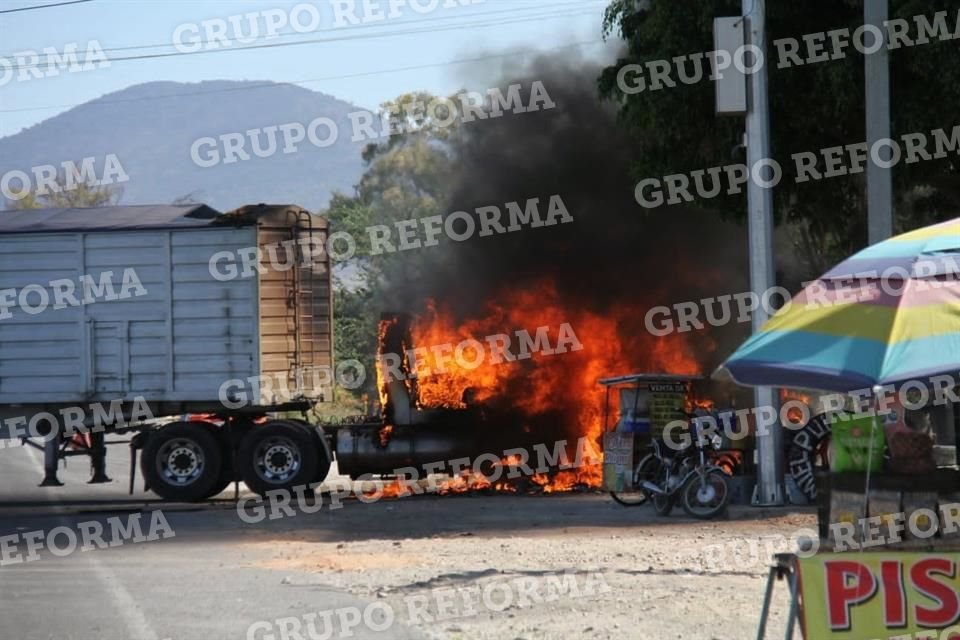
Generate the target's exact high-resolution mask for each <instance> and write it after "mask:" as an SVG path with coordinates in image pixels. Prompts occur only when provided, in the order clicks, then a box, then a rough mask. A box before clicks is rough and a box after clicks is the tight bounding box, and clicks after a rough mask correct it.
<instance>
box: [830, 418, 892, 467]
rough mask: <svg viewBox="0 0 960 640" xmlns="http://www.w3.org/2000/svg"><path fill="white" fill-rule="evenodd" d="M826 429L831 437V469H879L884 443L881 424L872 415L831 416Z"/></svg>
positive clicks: (884, 447) (881, 462) (881, 464)
mask: <svg viewBox="0 0 960 640" xmlns="http://www.w3.org/2000/svg"><path fill="white" fill-rule="evenodd" d="M830 431H831V433H832V440H833V442H832V444H833V460H832V463H831V466H830V470H831V471H835V472H843V471H867V469H868V468H869V470H870V472H871V473H877V472H879V471H881V469H882V468H883V453H884V450H885V449H886V444H887V443H886V438H885V437H884V432H883V426H882V425H880V424H878V423H877V422H876V421H875V419H874V417H873V416H863V417H859V418H844V417H843V416H842V415H838V416H836V417H834V419H833V422H832V423H831V426H830ZM871 442H872V443H873V445H872V453H871Z"/></svg>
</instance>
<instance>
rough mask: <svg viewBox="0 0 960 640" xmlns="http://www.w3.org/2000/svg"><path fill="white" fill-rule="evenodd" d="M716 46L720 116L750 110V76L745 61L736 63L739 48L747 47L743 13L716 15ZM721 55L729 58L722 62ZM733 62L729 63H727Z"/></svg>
mask: <svg viewBox="0 0 960 640" xmlns="http://www.w3.org/2000/svg"><path fill="white" fill-rule="evenodd" d="M713 49H714V51H715V52H716V54H715V55H716V56H717V67H721V66H726V67H727V68H726V69H724V70H723V71H719V70H718V71H717V79H716V80H715V81H714V86H715V87H716V96H717V100H716V107H717V115H718V116H743V115H746V113H747V77H746V75H744V73H743V71H742V70H741V69H743V68H744V67H743V65H740V68H739V69H738V68H737V65H736V64H733V60H734V56H736V55H737V52H739V51H743V17H741V16H736V17H733V18H715V19H714V21H713ZM721 58H725V60H726V62H725V63H724V64H723V65H721ZM726 63H729V64H726Z"/></svg>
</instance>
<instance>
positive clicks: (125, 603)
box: [24, 447, 159, 640]
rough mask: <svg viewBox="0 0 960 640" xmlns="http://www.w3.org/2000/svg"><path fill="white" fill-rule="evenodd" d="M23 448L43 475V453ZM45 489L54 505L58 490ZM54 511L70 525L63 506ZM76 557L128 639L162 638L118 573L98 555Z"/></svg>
mask: <svg viewBox="0 0 960 640" xmlns="http://www.w3.org/2000/svg"><path fill="white" fill-rule="evenodd" d="M24 449H26V450H27V451H29V452H30V457H31V458H33V461H34V462H35V463H36V464H37V467H38V468H39V469H40V473H41V475H42V474H43V457H42V453H41V452H40V451H38V450H37V449H34V448H33V447H24ZM43 489H44V491H43V494H44V498H45V499H46V500H47V501H48V502H55V499H56V496H55V495H54V493H53V491H51V489H56V487H43ZM54 509H55V511H56V512H57V519H58V520H59V521H60V522H61V524H63V525H64V526H69V521H68V520H67V519H66V518H65V517H64V516H63V507H61V506H59V505H54ZM76 555H78V556H79V557H80V558H82V559H83V560H84V561H85V562H87V563H88V564H89V565H90V567H91V568H92V569H93V573H94V575H95V576H96V578H97V580H99V581H100V583H101V584H102V585H103V587H104V590H105V591H106V592H107V594H108V595H109V596H110V599H111V601H112V603H113V605H114V613H116V614H117V615H118V616H119V617H120V618H121V619H122V620H123V623H124V625H125V626H126V628H127V637H128V638H130V640H159V636H157V634H156V632H155V631H154V630H153V627H151V626H150V622H149V621H148V620H147V617H146V615H144V613H143V610H142V609H141V608H140V605H139V604H137V601H136V600H135V599H134V597H133V596H132V595H131V594H130V592H129V591H127V588H126V587H124V586H123V583H122V582H120V579H119V578H118V577H117V574H116V573H114V571H113V570H112V569H111V568H110V567H108V566H107V565H105V564H104V563H103V562H101V561H100V558H98V557H97V552H96V551H94V552H85V553H79V554H76Z"/></svg>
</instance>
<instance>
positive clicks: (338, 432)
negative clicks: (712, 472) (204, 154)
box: [0, 205, 600, 501]
mask: <svg viewBox="0 0 960 640" xmlns="http://www.w3.org/2000/svg"><path fill="white" fill-rule="evenodd" d="M327 234H328V225H327V222H326V220H325V219H323V218H322V217H320V216H316V215H313V214H311V213H310V212H308V211H306V210H304V209H302V208H301V207H297V206H294V205H276V206H267V205H254V206H248V207H243V208H241V209H238V210H235V211H232V212H229V213H225V214H223V213H220V212H217V211H215V210H213V209H211V208H209V207H207V206H205V205H183V206H125V207H124V206H118V207H102V208H96V209H48V210H36V211H28V212H8V213H7V215H5V216H4V220H3V221H2V223H0V265H2V270H3V273H4V282H5V283H6V284H8V285H9V287H8V288H7V289H4V291H3V295H4V296H5V298H4V300H6V301H8V302H9V301H10V299H11V298H12V299H13V300H17V301H19V302H20V304H6V305H5V306H4V317H3V318H2V320H0V322H2V324H0V352H2V353H4V354H7V357H12V358H17V362H18V364H17V366H16V367H11V366H8V367H4V368H3V370H2V371H0V436H2V438H3V439H2V440H0V443H3V444H6V443H9V442H11V441H12V440H20V441H21V442H22V443H23V444H24V445H26V446H32V447H35V448H38V449H40V450H42V451H43V453H44V478H43V484H44V485H45V486H58V485H60V484H61V482H60V480H59V478H58V469H59V466H60V463H61V461H63V460H65V459H66V458H67V457H71V456H84V457H87V458H89V460H90V464H91V479H90V482H92V483H102V482H109V481H110V478H109V477H108V475H107V469H106V464H105V460H106V448H107V446H108V445H112V444H127V445H129V450H130V460H131V465H130V469H131V476H130V488H131V491H132V489H133V486H134V474H133V472H134V470H135V469H136V468H137V466H138V464H137V462H138V461H137V458H138V457H139V468H140V473H141V476H142V478H143V482H144V486H145V487H146V488H147V489H148V490H152V491H153V492H154V493H156V494H158V495H159V496H160V497H162V498H165V499H168V500H176V501H195V500H203V499H206V498H209V497H211V496H214V495H217V494H219V493H220V492H221V491H223V490H224V489H225V488H226V487H227V486H228V485H229V484H230V483H232V482H235V481H239V480H242V481H243V482H244V483H245V484H246V485H247V486H248V487H249V488H250V489H251V490H253V491H255V492H258V493H265V492H267V491H269V490H272V489H290V488H292V487H296V486H305V485H309V484H312V483H318V482H321V481H322V480H323V479H324V478H325V477H326V475H327V473H328V472H329V469H330V468H331V465H332V463H333V462H334V460H336V461H337V463H338V464H339V469H340V471H341V473H344V474H347V475H350V476H354V477H360V476H364V475H395V474H396V470H397V469H406V468H413V469H418V470H423V471H427V470H428V469H429V464H430V463H436V462H440V461H446V460H451V459H455V458H460V457H469V458H471V459H474V458H478V456H481V455H482V454H484V453H493V452H497V451H505V450H508V449H511V448H517V447H519V448H523V447H527V446H529V445H532V444H535V443H542V444H544V445H545V446H550V447H553V443H556V442H557V441H560V440H564V439H566V441H567V443H568V446H569V447H571V448H570V450H569V451H566V452H565V453H567V454H568V455H570V456H571V457H577V454H576V452H575V451H573V448H574V447H576V444H577V441H578V437H579V436H583V435H586V436H591V437H590V438H588V439H587V440H586V441H587V442H589V443H590V444H589V446H590V447H591V451H590V452H589V453H590V454H591V456H589V458H590V459H592V460H596V462H595V463H592V464H588V465H584V466H582V467H581V468H578V469H575V470H559V469H553V470H548V471H550V473H547V474H539V473H538V474H536V475H535V476H534V477H533V478H532V479H531V480H532V481H533V482H536V483H537V484H538V486H543V487H544V488H545V490H549V489H551V488H571V487H574V486H577V485H582V486H595V485H596V484H599V473H600V472H599V452H598V450H596V444H595V443H596V442H597V440H598V438H597V437H596V436H598V435H599V434H591V433H590V432H589V430H581V429H580V428H579V426H575V427H572V428H567V429H564V428H563V426H564V425H567V427H570V423H571V419H570V415H569V413H568V411H567V410H566V407H565V402H564V398H554V397H552V396H553V394H554V393H564V390H563V389H562V387H561V386H560V385H558V384H554V383H551V382H550V381H549V380H547V379H545V378H544V377H543V376H544V375H545V373H544V372H545V371H546V370H547V369H546V368H542V367H536V366H530V365H531V363H532V360H526V361H524V362H520V363H512V362H511V363H507V365H509V366H507V365H505V366H498V363H496V362H493V361H492V360H493V359H488V360H487V361H486V362H484V363H483V364H482V366H479V367H474V368H470V367H452V368H451V370H449V371H448V372H447V374H446V375H437V376H429V377H425V378H418V377H417V375H416V373H417V370H416V367H417V364H416V363H415V362H411V361H410V359H409V358H406V357H405V354H406V353H407V352H408V351H412V352H414V353H416V347H413V339H412V337H411V330H412V328H413V325H412V323H411V322H410V319H409V318H408V317H407V316H403V315H401V314H392V315H390V316H388V317H385V319H384V321H383V322H382V323H381V335H380V343H381V348H380V351H381V354H382V356H383V357H382V358H381V362H384V363H387V364H390V362H389V358H388V356H389V355H390V354H394V355H395V356H396V354H404V357H402V358H401V359H400V360H399V361H394V362H393V364H394V371H393V372H391V371H389V370H388V369H389V368H388V367H384V371H381V372H380V373H381V374H390V373H394V374H396V373H399V374H400V375H381V381H380V394H381V405H382V411H381V415H380V416H379V417H377V418H376V419H366V420H362V421H358V422H356V423H354V424H348V425H330V424H311V423H310V422H309V421H308V420H307V419H306V418H307V412H308V411H309V410H310V409H312V408H313V407H314V406H315V405H318V404H319V405H320V406H322V403H323V402H327V401H330V400H331V399H332V393H333V389H332V384H331V379H330V377H329V376H327V377H323V376H309V377H305V376H304V375H303V372H304V371H313V370H326V371H331V370H333V364H334V363H333V353H332V344H333V322H332V313H331V311H332V304H331V300H332V293H331V285H330V264H329V257H328V255H327V254H326V253H325V252H318V251H316V250H315V249H316V248H317V247H323V246H325V245H326V242H327V238H328V235H327ZM234 258H235V259H234ZM234 263H235V264H234ZM224 264H232V265H233V266H234V268H233V269H230V270H228V269H224V268H222V267H223V266H224ZM240 266H242V267H243V268H242V269H241V268H239V267H240ZM93 272H98V273H99V277H98V276H96V275H90V274H91V273H93ZM121 272H122V273H123V274H124V276H123V282H122V283H119V284H120V291H119V293H118V292H117V291H116V288H117V287H116V286H115V285H117V284H118V283H115V282H113V280H111V279H110V278H108V277H106V276H105V275H104V274H109V275H111V276H112V275H113V274H114V273H121ZM128 274H129V276H130V277H129V278H128V277H127V275H128ZM128 280H129V282H128ZM76 282H79V283H80V285H79V287H80V289H81V291H80V292H79V297H78V293H77V291H76V287H77V285H76V284H73V287H74V288H73V289H69V288H68V287H66V285H67V284H68V283H76ZM68 294H69V295H68ZM88 294H89V295H88ZM94 294H96V295H94ZM44 300H46V301H47V302H51V301H53V302H54V304H50V305H48V308H44V309H40V305H41V303H42V302H43V301H44ZM40 311H42V313H41V312H40ZM540 324H542V323H538V324H537V326H540ZM560 325H562V323H556V325H555V326H560ZM428 326H429V327H430V329H429V330H428V331H427V332H426V333H423V334H421V335H418V336H417V338H418V342H419V344H428V345H435V344H439V343H440V342H444V341H445V340H440V339H439V336H432V337H431V333H430V331H441V332H442V330H443V327H441V326H440V325H437V324H431V325H428ZM518 326H523V323H519V325H518ZM488 333H493V334H497V332H488ZM571 334H572V329H571ZM537 336H538V337H537V338H531V340H532V341H535V342H536V341H537V340H539V336H540V333H539V332H538V333H537ZM570 339H571V340H574V341H575V340H576V336H575V334H573V335H571V337H570ZM562 343H563V340H562V336H558V340H557V344H556V345H555V346H552V347H549V348H547V345H544V344H539V343H537V344H538V346H537V349H536V350H537V351H538V354H537V355H538V356H539V357H546V356H547V355H553V357H554V358H555V359H556V360H557V361H558V362H559V361H560V360H563V359H564V358H565V356H560V355H554V354H556V353H558V351H559V349H558V348H557V347H558V346H559V345H560V344H562ZM502 346H503V348H502V349H501V350H500V351H499V353H498V356H499V357H502V358H506V357H507V355H508V354H510V355H511V356H512V355H513V354H512V353H510V352H509V350H507V349H506V345H505V344H504V345H502ZM563 351H567V349H566V348H564V349H563ZM574 355H576V354H574ZM515 364H517V365H518V366H512V365H515ZM434 366H440V367H442V366H443V362H442V359H441V361H438V362H437V363H435V365H434ZM588 375H589V373H588ZM524 377H526V378H527V379H526V382H527V384H526V385H525V384H522V383H523V378H524ZM244 380H245V381H249V386H248V388H240V389H238V388H236V387H233V386H231V385H230V384H227V383H229V382H231V381H244ZM265 381H272V382H273V383H272V384H265ZM465 382H466V383H468V384H464V383H465ZM297 414H302V417H296V416H297ZM291 416H293V417H291ZM598 426H599V425H598ZM107 434H111V435H116V436H128V438H127V439H110V440H107V438H106V436H107ZM570 436H577V437H572V438H571V437H570ZM553 450H554V449H551V451H553ZM504 457H506V458H508V459H507V460H506V461H503V460H501V461H500V464H501V466H502V465H514V464H516V465H522V464H523V460H522V459H513V458H512V457H511V456H510V455H507V456H504ZM554 457H557V456H554ZM580 457H583V456H580ZM491 464H497V463H496V461H491Z"/></svg>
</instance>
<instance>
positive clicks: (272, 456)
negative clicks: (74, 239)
mask: <svg viewBox="0 0 960 640" xmlns="http://www.w3.org/2000/svg"><path fill="white" fill-rule="evenodd" d="M264 458H265V460H264V466H265V467H266V469H267V471H269V472H270V473H274V474H278V475H279V474H282V473H287V472H289V471H290V469H291V468H292V467H293V463H294V456H293V453H292V452H291V451H290V450H289V449H287V448H286V447H283V446H273V447H270V449H268V450H267V453H266V455H265V456H264Z"/></svg>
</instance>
